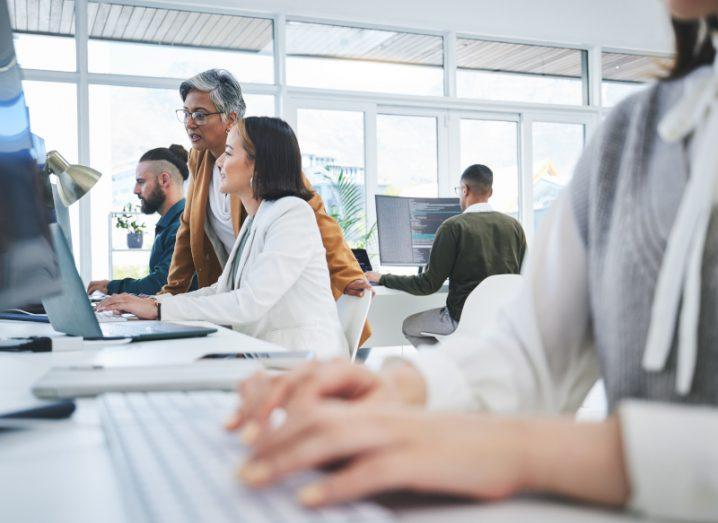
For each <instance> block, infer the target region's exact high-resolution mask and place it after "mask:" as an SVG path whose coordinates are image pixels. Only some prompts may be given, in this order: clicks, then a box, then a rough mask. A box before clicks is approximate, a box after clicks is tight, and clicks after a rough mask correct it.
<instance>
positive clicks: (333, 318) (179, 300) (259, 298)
mask: <svg viewBox="0 0 718 523" xmlns="http://www.w3.org/2000/svg"><path fill="white" fill-rule="evenodd" d="M247 225H248V222H247V221H245V223H244V224H243V225H242V229H241V230H240V231H239V235H238V236H237V240H236V241H235V243H234V247H233V248H232V252H231V253H230V255H229V259H228V260H227V263H226V264H225V266H224V271H223V272H222V274H221V276H220V277H219V280H218V281H217V283H215V284H214V285H212V286H210V287H205V288H203V289H199V290H197V291H194V292H189V293H186V294H178V295H175V296H171V295H166V294H162V295H159V296H157V299H158V300H159V301H160V302H161V304H162V319H163V320H206V321H211V322H213V323H217V324H220V325H231V326H232V328H234V329H235V330H238V331H241V332H243V333H245V334H248V335H250V336H254V337H255V338H260V339H262V340H266V341H269V342H272V343H276V344H277V345H280V346H282V347H285V348H287V349H291V350H309V351H313V352H314V353H315V354H316V356H317V357H318V358H322V359H325V358H331V357H336V356H347V357H348V356H349V348H348V345H347V341H346V338H345V337H344V333H343V332H342V328H341V324H340V323H339V315H338V313H337V307H336V302H335V301H334V297H333V296H332V292H331V288H330V283H329V269H328V268H327V257H326V251H325V250H324V245H323V244H322V238H321V235H320V233H319V227H318V226H317V220H316V217H315V216H314V212H313V211H312V208H311V207H310V206H309V204H308V203H307V202H305V201H304V200H302V199H300V198H296V197H294V196H287V197H284V198H280V199H279V200H276V201H273V202H270V201H263V202H262V203H261V204H260V206H259V209H258V210H257V213H256V215H255V216H254V221H253V223H252V228H251V230H250V231H249V232H248V234H249V236H248V237H247V240H246V242H245V245H244V249H243V251H242V254H241V257H240V259H239V265H238V266H237V272H236V275H235V282H234V286H232V285H231V284H230V281H229V278H230V272H231V267H232V263H233V260H234V259H235V256H236V255H237V249H238V247H239V239H240V238H241V237H242V235H243V234H244V233H245V230H246V228H247ZM233 287H234V288H235V289H236V290H232V288H233Z"/></svg>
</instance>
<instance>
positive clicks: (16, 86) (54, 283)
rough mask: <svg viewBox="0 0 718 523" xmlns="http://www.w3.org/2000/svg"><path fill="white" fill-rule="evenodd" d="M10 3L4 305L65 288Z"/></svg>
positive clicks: (5, 32)
mask: <svg viewBox="0 0 718 523" xmlns="http://www.w3.org/2000/svg"><path fill="white" fill-rule="evenodd" d="M38 156H39V155H38V151H36V149H35V146H34V142H33V138H32V133H31V132H30V118H29V115H28V111H27V106H26V105H25V96H24V94H23V91H22V83H21V74H20V67H19V66H18V64H17V60H16V58H15V49H14V46H13V39H12V29H11V27H10V16H9V13H8V7H7V2H0V309H8V308H11V307H17V306H22V305H26V304H29V303H36V302H39V301H40V299H41V298H44V297H45V296H48V295H51V294H53V293H56V292H58V291H59V289H60V285H59V282H58V275H59V272H58V267H57V262H56V259H55V254H54V251H53V250H52V243H51V241H50V235H49V229H48V212H47V206H46V204H45V201H44V190H43V182H42V179H41V177H40V171H39V168H38V162H37V159H38Z"/></svg>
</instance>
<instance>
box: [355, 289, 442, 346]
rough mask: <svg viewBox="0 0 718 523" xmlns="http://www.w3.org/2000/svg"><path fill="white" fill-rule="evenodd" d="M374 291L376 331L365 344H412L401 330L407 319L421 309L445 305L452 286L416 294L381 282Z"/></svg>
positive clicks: (373, 326) (372, 313) (371, 316)
mask: <svg viewBox="0 0 718 523" xmlns="http://www.w3.org/2000/svg"><path fill="white" fill-rule="evenodd" d="M374 291H375V292H376V296H374V299H373V300H372V303H371V309H369V318H368V319H369V325H371V330H372V335H371V337H370V338H369V339H368V340H367V341H366V343H365V344H364V346H365V347H388V346H397V345H408V344H409V342H408V340H407V339H406V338H405V337H404V334H403V333H402V332H401V324H402V323H403V322H404V319H406V317H407V316H410V315H412V314H416V313H417V312H422V311H426V310H429V309H436V308H437V307H444V306H445V305H446V294H447V293H448V287H447V286H446V285H445V286H444V287H442V288H441V290H440V291H439V292H437V293H435V294H430V295H429V296H413V295H411V294H409V293H406V292H402V291H397V290H394V289H387V288H386V287H384V286H381V285H377V286H375V287H374Z"/></svg>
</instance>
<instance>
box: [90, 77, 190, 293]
mask: <svg viewBox="0 0 718 523" xmlns="http://www.w3.org/2000/svg"><path fill="white" fill-rule="evenodd" d="M179 103H180V101H179V94H178V93H177V91H176V90H168V89H146V88H137V87H115V86H104V85H92V86H90V136H91V141H90V152H91V166H92V167H94V168H95V169H97V170H99V171H100V172H101V173H102V178H100V181H99V182H98V183H97V185H96V186H95V187H94V188H93V189H92V191H91V192H90V195H91V196H92V242H93V243H92V263H93V266H92V277H93V278H94V279H98V278H106V277H113V278H119V277H124V276H131V277H136V276H140V275H143V274H146V272H147V263H148V260H149V250H148V249H149V248H150V247H151V245H152V237H151V235H152V233H153V230H154V224H155V222H156V221H157V216H156V215H154V216H148V217H146V219H145V218H143V219H145V221H146V224H147V229H146V231H145V238H144V245H143V249H144V250H136V249H129V248H128V246H127V244H126V240H125V234H124V231H119V230H117V229H116V228H115V223H114V221H112V220H111V212H112V211H119V210H121V209H122V207H123V206H124V205H125V204H127V203H132V204H137V203H138V200H137V197H136V196H134V194H133V193H132V191H133V188H134V176H135V166H136V165H137V161H138V160H139V158H140V156H142V154H143V153H145V152H146V151H147V150H149V149H152V148H154V147H168V146H169V145H171V144H173V143H177V144H180V145H184V146H185V147H186V148H188V147H189V145H188V140H187V136H186V133H185V130H184V128H183V126H182V124H181V123H179V122H178V121H177V119H176V117H175V114H174V110H175V109H176V108H177V107H178V106H179ZM110 235H111V236H110ZM110 259H111V260H112V266H110Z"/></svg>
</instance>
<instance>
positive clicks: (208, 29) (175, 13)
mask: <svg viewBox="0 0 718 523" xmlns="http://www.w3.org/2000/svg"><path fill="white" fill-rule="evenodd" d="M8 5H9V6H10V18H11V20H12V26H13V29H14V30H16V31H19V32H26V33H39V34H58V35H73V34H74V33H75V14H74V1H73V0H8ZM87 23H88V32H89V36H90V38H95V39H100V40H115V41H124V42H138V43H150V44H164V45H179V46H189V47H207V48H213V49H229V50H237V51H250V52H259V51H267V50H271V47H272V38H273V35H272V20H270V19H267V18H250V17H244V16H231V15H221V14H210V13H198V12H192V11H180V10H175V9H157V8H154V7H139V6H129V5H122V4H111V3H100V2H89V3H88V5H87Z"/></svg>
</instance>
